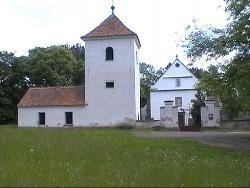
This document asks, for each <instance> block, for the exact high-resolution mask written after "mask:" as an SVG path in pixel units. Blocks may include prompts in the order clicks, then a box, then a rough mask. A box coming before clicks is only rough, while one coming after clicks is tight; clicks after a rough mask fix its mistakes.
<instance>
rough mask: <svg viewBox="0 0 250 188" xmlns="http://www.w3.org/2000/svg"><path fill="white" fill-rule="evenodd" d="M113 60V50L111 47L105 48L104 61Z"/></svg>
mask: <svg viewBox="0 0 250 188" xmlns="http://www.w3.org/2000/svg"><path fill="white" fill-rule="evenodd" d="M113 60H114V51H113V48H112V47H107V48H106V61H113Z"/></svg>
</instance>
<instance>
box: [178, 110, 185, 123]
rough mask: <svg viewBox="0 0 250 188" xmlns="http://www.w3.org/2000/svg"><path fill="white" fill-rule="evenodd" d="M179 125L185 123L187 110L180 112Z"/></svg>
mask: <svg viewBox="0 0 250 188" xmlns="http://www.w3.org/2000/svg"><path fill="white" fill-rule="evenodd" d="M178 125H179V126H184V125H185V112H178Z"/></svg>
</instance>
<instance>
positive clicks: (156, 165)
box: [0, 126, 250, 187]
mask: <svg viewBox="0 0 250 188" xmlns="http://www.w3.org/2000/svg"><path fill="white" fill-rule="evenodd" d="M0 186H4V187H6V186H23V187H27V186H32V187H33V186H67V187H68V186H73V187H76V186H125V187H127V186H153V187H156V186H226V187H229V186H232V187H239V186H240V187H242V186H244V187H249V186H250V152H247V151H235V150H225V149H218V148H212V147H209V146H206V145H202V144H199V143H196V142H193V141H185V140H163V139H162V140H161V139H143V138H136V137H134V136H133V132H132V131H122V130H118V129H117V130H116V129H103V130H87V129H30V128H19V129H18V128H16V127H15V126H0Z"/></svg>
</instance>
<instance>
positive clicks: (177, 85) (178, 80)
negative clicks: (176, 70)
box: [175, 78, 181, 87]
mask: <svg viewBox="0 0 250 188" xmlns="http://www.w3.org/2000/svg"><path fill="white" fill-rule="evenodd" d="M175 85H176V87H181V79H179V78H177V79H176V80H175Z"/></svg>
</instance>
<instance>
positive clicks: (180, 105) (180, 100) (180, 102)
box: [175, 97, 182, 107]
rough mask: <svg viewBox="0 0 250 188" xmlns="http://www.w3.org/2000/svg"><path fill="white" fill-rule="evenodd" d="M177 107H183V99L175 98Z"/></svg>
mask: <svg viewBox="0 0 250 188" xmlns="http://www.w3.org/2000/svg"><path fill="white" fill-rule="evenodd" d="M175 106H178V107H182V97H175Z"/></svg>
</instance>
